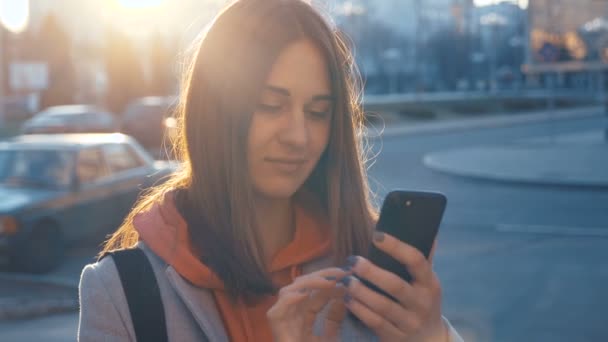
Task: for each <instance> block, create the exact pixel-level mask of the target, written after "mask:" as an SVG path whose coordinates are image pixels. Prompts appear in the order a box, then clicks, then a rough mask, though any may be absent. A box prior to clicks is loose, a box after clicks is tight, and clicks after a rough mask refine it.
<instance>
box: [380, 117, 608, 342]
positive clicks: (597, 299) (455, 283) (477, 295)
mask: <svg viewBox="0 0 608 342" xmlns="http://www.w3.org/2000/svg"><path fill="white" fill-rule="evenodd" d="M602 125H604V126H605V125H606V121H605V120H602V119H585V120H577V121H561V122H555V123H542V124H527V125H524V126H514V127H502V128H492V129H488V128H484V129H478V130H468V131H458V132H453V133H447V134H446V133H438V134H424V135H409V136H397V137H390V138H385V139H383V140H382V142H378V141H376V142H374V144H373V145H372V150H373V152H374V153H378V152H379V151H380V154H379V157H378V158H377V160H376V163H375V164H374V165H373V166H372V168H371V170H370V179H371V182H372V186H373V187H374V188H375V189H376V191H377V192H378V193H379V194H380V196H379V197H382V195H383V194H384V193H385V192H386V191H388V190H390V189H393V188H412V189H428V190H438V191H441V192H443V193H445V194H446V195H447V197H448V201H449V204H448V208H447V210H446V215H445V219H444V224H443V226H442V231H441V236H440V243H439V246H438V255H437V257H436V269H437V271H438V273H439V275H440V278H441V279H442V282H443V287H444V298H445V305H444V308H445V312H446V315H447V316H448V317H449V318H450V319H451V320H453V321H454V323H455V325H457V326H459V328H460V329H461V330H463V332H465V334H466V335H467V336H469V337H470V338H471V340H477V341H606V340H608V327H606V325H605V324H606V322H608V321H607V320H606V318H605V310H606V307H607V306H608V294H607V293H606V291H605V287H606V284H608V269H607V268H606V267H605V260H608V248H607V247H608V239H607V238H605V237H604V238H601V237H597V236H594V235H591V236H588V235H587V234H583V233H581V234H574V235H573V236H571V235H563V234H551V235H549V234H531V233H525V231H526V227H530V226H543V227H552V228H555V229H554V230H555V231H557V232H560V231H562V230H563V229H560V228H574V231H575V232H576V231H577V230H580V231H581V232H584V230H583V229H580V228H590V229H598V228H599V229H604V230H606V231H608V189H606V188H604V189H592V188H573V187H559V186H556V187H549V186H534V185H518V184H509V183H497V182H492V181H480V180H472V179H466V178H460V177H456V176H450V175H445V174H441V173H437V172H433V171H431V170H429V169H428V168H426V167H425V166H424V165H423V164H422V158H423V156H424V155H425V154H426V153H429V152H434V151H442V150H446V149H452V148H460V147H469V146H483V145H488V144H501V143H506V142H511V141H515V140H520V139H526V138H533V137H539V136H546V135H550V134H565V133H573V132H583V131H587V130H589V129H595V128H597V127H602ZM607 151H608V148H607ZM607 153H608V152H607ZM606 172H608V167H607V169H606ZM504 226H514V227H519V228H520V229H518V230H519V231H522V232H518V233H515V232H514V233H504V232H500V231H499V229H498V228H500V227H504Z"/></svg>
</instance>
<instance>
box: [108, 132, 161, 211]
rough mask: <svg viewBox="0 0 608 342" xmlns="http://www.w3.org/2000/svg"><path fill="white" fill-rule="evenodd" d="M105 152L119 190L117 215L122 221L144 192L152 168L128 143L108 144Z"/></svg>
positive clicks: (116, 196) (117, 194)
mask: <svg viewBox="0 0 608 342" xmlns="http://www.w3.org/2000/svg"><path fill="white" fill-rule="evenodd" d="M103 152H104V157H105V160H106V162H107V164H108V168H109V170H110V173H111V175H112V178H113V180H114V185H115V187H116V189H117V191H116V193H115V196H114V198H115V199H116V200H115V201H116V202H115V203H116V204H117V207H116V212H115V214H116V216H117V217H120V218H121V221H122V219H123V218H124V217H125V216H126V215H127V214H128V212H129V211H130V210H131V208H132V207H133V204H134V203H135V201H136V200H137V198H138V196H139V194H140V192H141V191H142V190H143V188H144V184H145V182H146V176H147V175H148V174H149V173H150V166H149V165H148V163H147V162H146V161H145V160H143V159H142V158H140V157H139V156H138V155H137V153H135V152H134V151H133V149H132V147H131V146H130V145H129V144H128V143H111V144H106V145H104V146H103Z"/></svg>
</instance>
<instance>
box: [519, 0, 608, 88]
mask: <svg viewBox="0 0 608 342" xmlns="http://www.w3.org/2000/svg"><path fill="white" fill-rule="evenodd" d="M528 26H529V37H528V39H529V48H528V51H527V60H528V64H527V65H526V69H525V70H526V71H527V73H528V75H529V79H530V81H531V82H532V83H533V84H537V85H544V86H547V85H548V84H550V85H551V86H556V87H568V88H587V89H589V88H591V89H596V90H601V91H600V92H603V90H602V89H603V88H604V86H605V81H604V80H605V77H606V75H605V74H606V70H607V69H608V64H607V63H608V1H598V0H577V1H569V0H530V3H529V23H528Z"/></svg>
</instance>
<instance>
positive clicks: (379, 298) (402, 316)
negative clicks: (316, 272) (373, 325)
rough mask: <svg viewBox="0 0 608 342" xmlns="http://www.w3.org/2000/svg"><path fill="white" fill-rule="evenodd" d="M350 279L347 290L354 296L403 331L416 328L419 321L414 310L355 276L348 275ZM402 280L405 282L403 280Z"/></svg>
mask: <svg viewBox="0 0 608 342" xmlns="http://www.w3.org/2000/svg"><path fill="white" fill-rule="evenodd" d="M348 279H349V281H346V283H347V284H348V285H347V290H348V294H349V295H350V296H351V297H352V298H354V299H356V300H357V301H358V302H360V303H362V304H363V305H365V306H366V307H367V308H369V309H370V310H372V311H373V312H374V313H376V314H377V315H378V316H380V317H382V318H384V319H385V320H387V321H389V322H390V323H391V324H393V325H394V326H395V327H397V328H399V330H401V331H403V332H406V331H412V330H413V329H416V327H417V324H418V323H417V322H416V321H415V320H414V319H415V317H416V316H415V315H414V314H413V312H412V313H410V312H408V310H407V309H406V308H405V307H403V306H402V305H401V304H400V303H398V302H395V301H393V300H391V299H389V298H388V297H386V296H384V295H382V294H380V293H378V292H376V291H374V290H372V289H370V288H369V287H367V286H365V284H363V283H362V282H361V281H359V280H358V279H356V278H355V277H348ZM400 281H401V282H403V280H400Z"/></svg>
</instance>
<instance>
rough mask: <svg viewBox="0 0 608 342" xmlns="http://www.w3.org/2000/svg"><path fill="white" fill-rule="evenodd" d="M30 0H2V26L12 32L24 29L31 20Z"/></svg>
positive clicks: (0, 19) (0, 17)
mask: <svg viewBox="0 0 608 342" xmlns="http://www.w3.org/2000/svg"><path fill="white" fill-rule="evenodd" d="M29 8H30V5H29V1H27V0H25V1H14V0H0V26H4V27H5V28H6V29H8V30H9V31H11V32H21V31H23V30H24V29H25V28H26V27H27V24H28V22H29Z"/></svg>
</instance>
